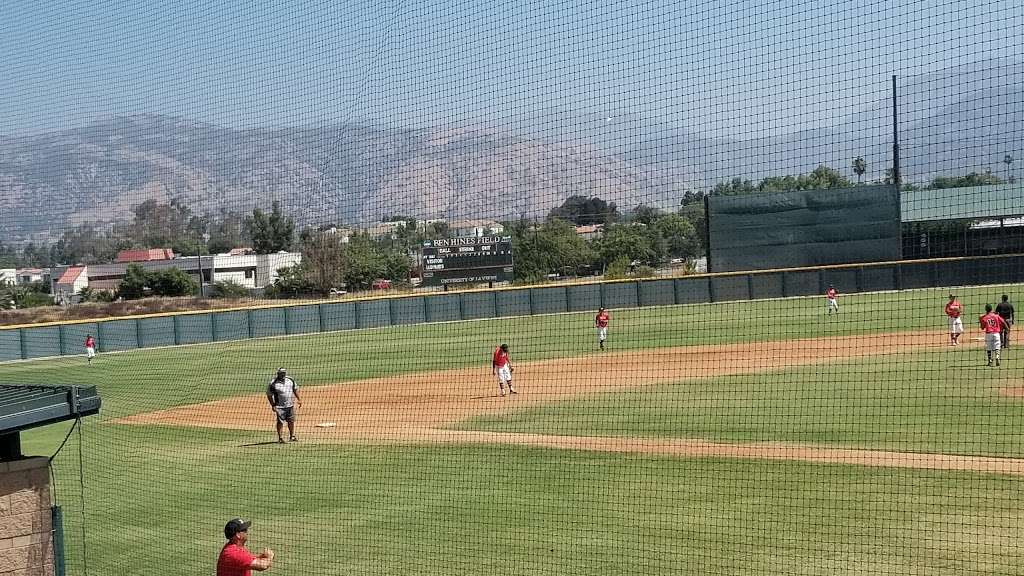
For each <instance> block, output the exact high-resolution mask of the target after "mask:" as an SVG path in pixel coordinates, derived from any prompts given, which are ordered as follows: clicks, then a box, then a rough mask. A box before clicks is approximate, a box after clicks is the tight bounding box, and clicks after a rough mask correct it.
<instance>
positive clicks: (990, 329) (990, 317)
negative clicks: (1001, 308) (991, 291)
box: [978, 304, 1006, 366]
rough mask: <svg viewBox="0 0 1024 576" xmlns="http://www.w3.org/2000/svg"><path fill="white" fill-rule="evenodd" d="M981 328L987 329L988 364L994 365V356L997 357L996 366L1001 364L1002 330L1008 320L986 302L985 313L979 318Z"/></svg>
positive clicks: (986, 352)
mask: <svg viewBox="0 0 1024 576" xmlns="http://www.w3.org/2000/svg"><path fill="white" fill-rule="evenodd" d="M978 322H979V323H980V324H981V329H982V330H984V331H985V354H986V355H987V356H988V365H989V366H991V365H992V358H993V357H995V360H996V366H999V349H1000V344H1001V341H1000V337H999V335H1000V332H1002V331H1003V328H1005V327H1006V320H1003V318H1002V317H1001V316H1000V315H999V314H996V313H995V312H993V311H992V305H991V304H985V314H984V315H983V316H982V317H981V318H979V319H978Z"/></svg>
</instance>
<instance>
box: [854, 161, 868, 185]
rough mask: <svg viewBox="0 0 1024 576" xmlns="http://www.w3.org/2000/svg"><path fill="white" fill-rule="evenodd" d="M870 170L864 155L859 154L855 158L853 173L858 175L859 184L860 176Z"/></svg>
mask: <svg viewBox="0 0 1024 576" xmlns="http://www.w3.org/2000/svg"><path fill="white" fill-rule="evenodd" d="M867 171H868V163H867V162H865V161H864V157H863V156H857V157H856V158H854V160H853V173H854V174H856V175H857V184H860V177H861V176H863V175H864V173H865V172H867Z"/></svg>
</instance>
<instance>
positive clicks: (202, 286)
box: [196, 232, 213, 298]
mask: <svg viewBox="0 0 1024 576" xmlns="http://www.w3.org/2000/svg"><path fill="white" fill-rule="evenodd" d="M209 242H210V233H209V232H203V243H202V244H201V245H200V246H199V248H198V249H197V250H196V260H197V261H198V263H199V297H200V298H206V281H205V280H204V279H203V247H204V246H207V245H209ZM210 281H211V282H212V281H213V271H212V270H211V271H210Z"/></svg>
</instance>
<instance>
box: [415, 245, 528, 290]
mask: <svg viewBox="0 0 1024 576" xmlns="http://www.w3.org/2000/svg"><path fill="white" fill-rule="evenodd" d="M422 255H423V274H422V278H423V286H446V285H448V284H466V283H477V282H509V281H511V280H512V237H511V236H480V237H474V238H443V239H440V240H428V241H426V242H424V243H423V254H422Z"/></svg>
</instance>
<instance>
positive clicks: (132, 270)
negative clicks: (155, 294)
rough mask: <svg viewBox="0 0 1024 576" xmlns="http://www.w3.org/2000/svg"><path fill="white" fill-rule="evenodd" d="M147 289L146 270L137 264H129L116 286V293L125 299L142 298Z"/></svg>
mask: <svg viewBox="0 0 1024 576" xmlns="http://www.w3.org/2000/svg"><path fill="white" fill-rule="evenodd" d="M148 289H149V278H147V277H146V271H145V270H144V269H143V268H142V266H139V265H138V264H129V265H128V268H127V269H126V270H125V273H124V278H122V279H121V283H120V284H119V285H118V286H117V295H118V296H120V297H121V298H124V299H125V300H137V299H139V298H144V297H145V296H146V292H147V290H148Z"/></svg>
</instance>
